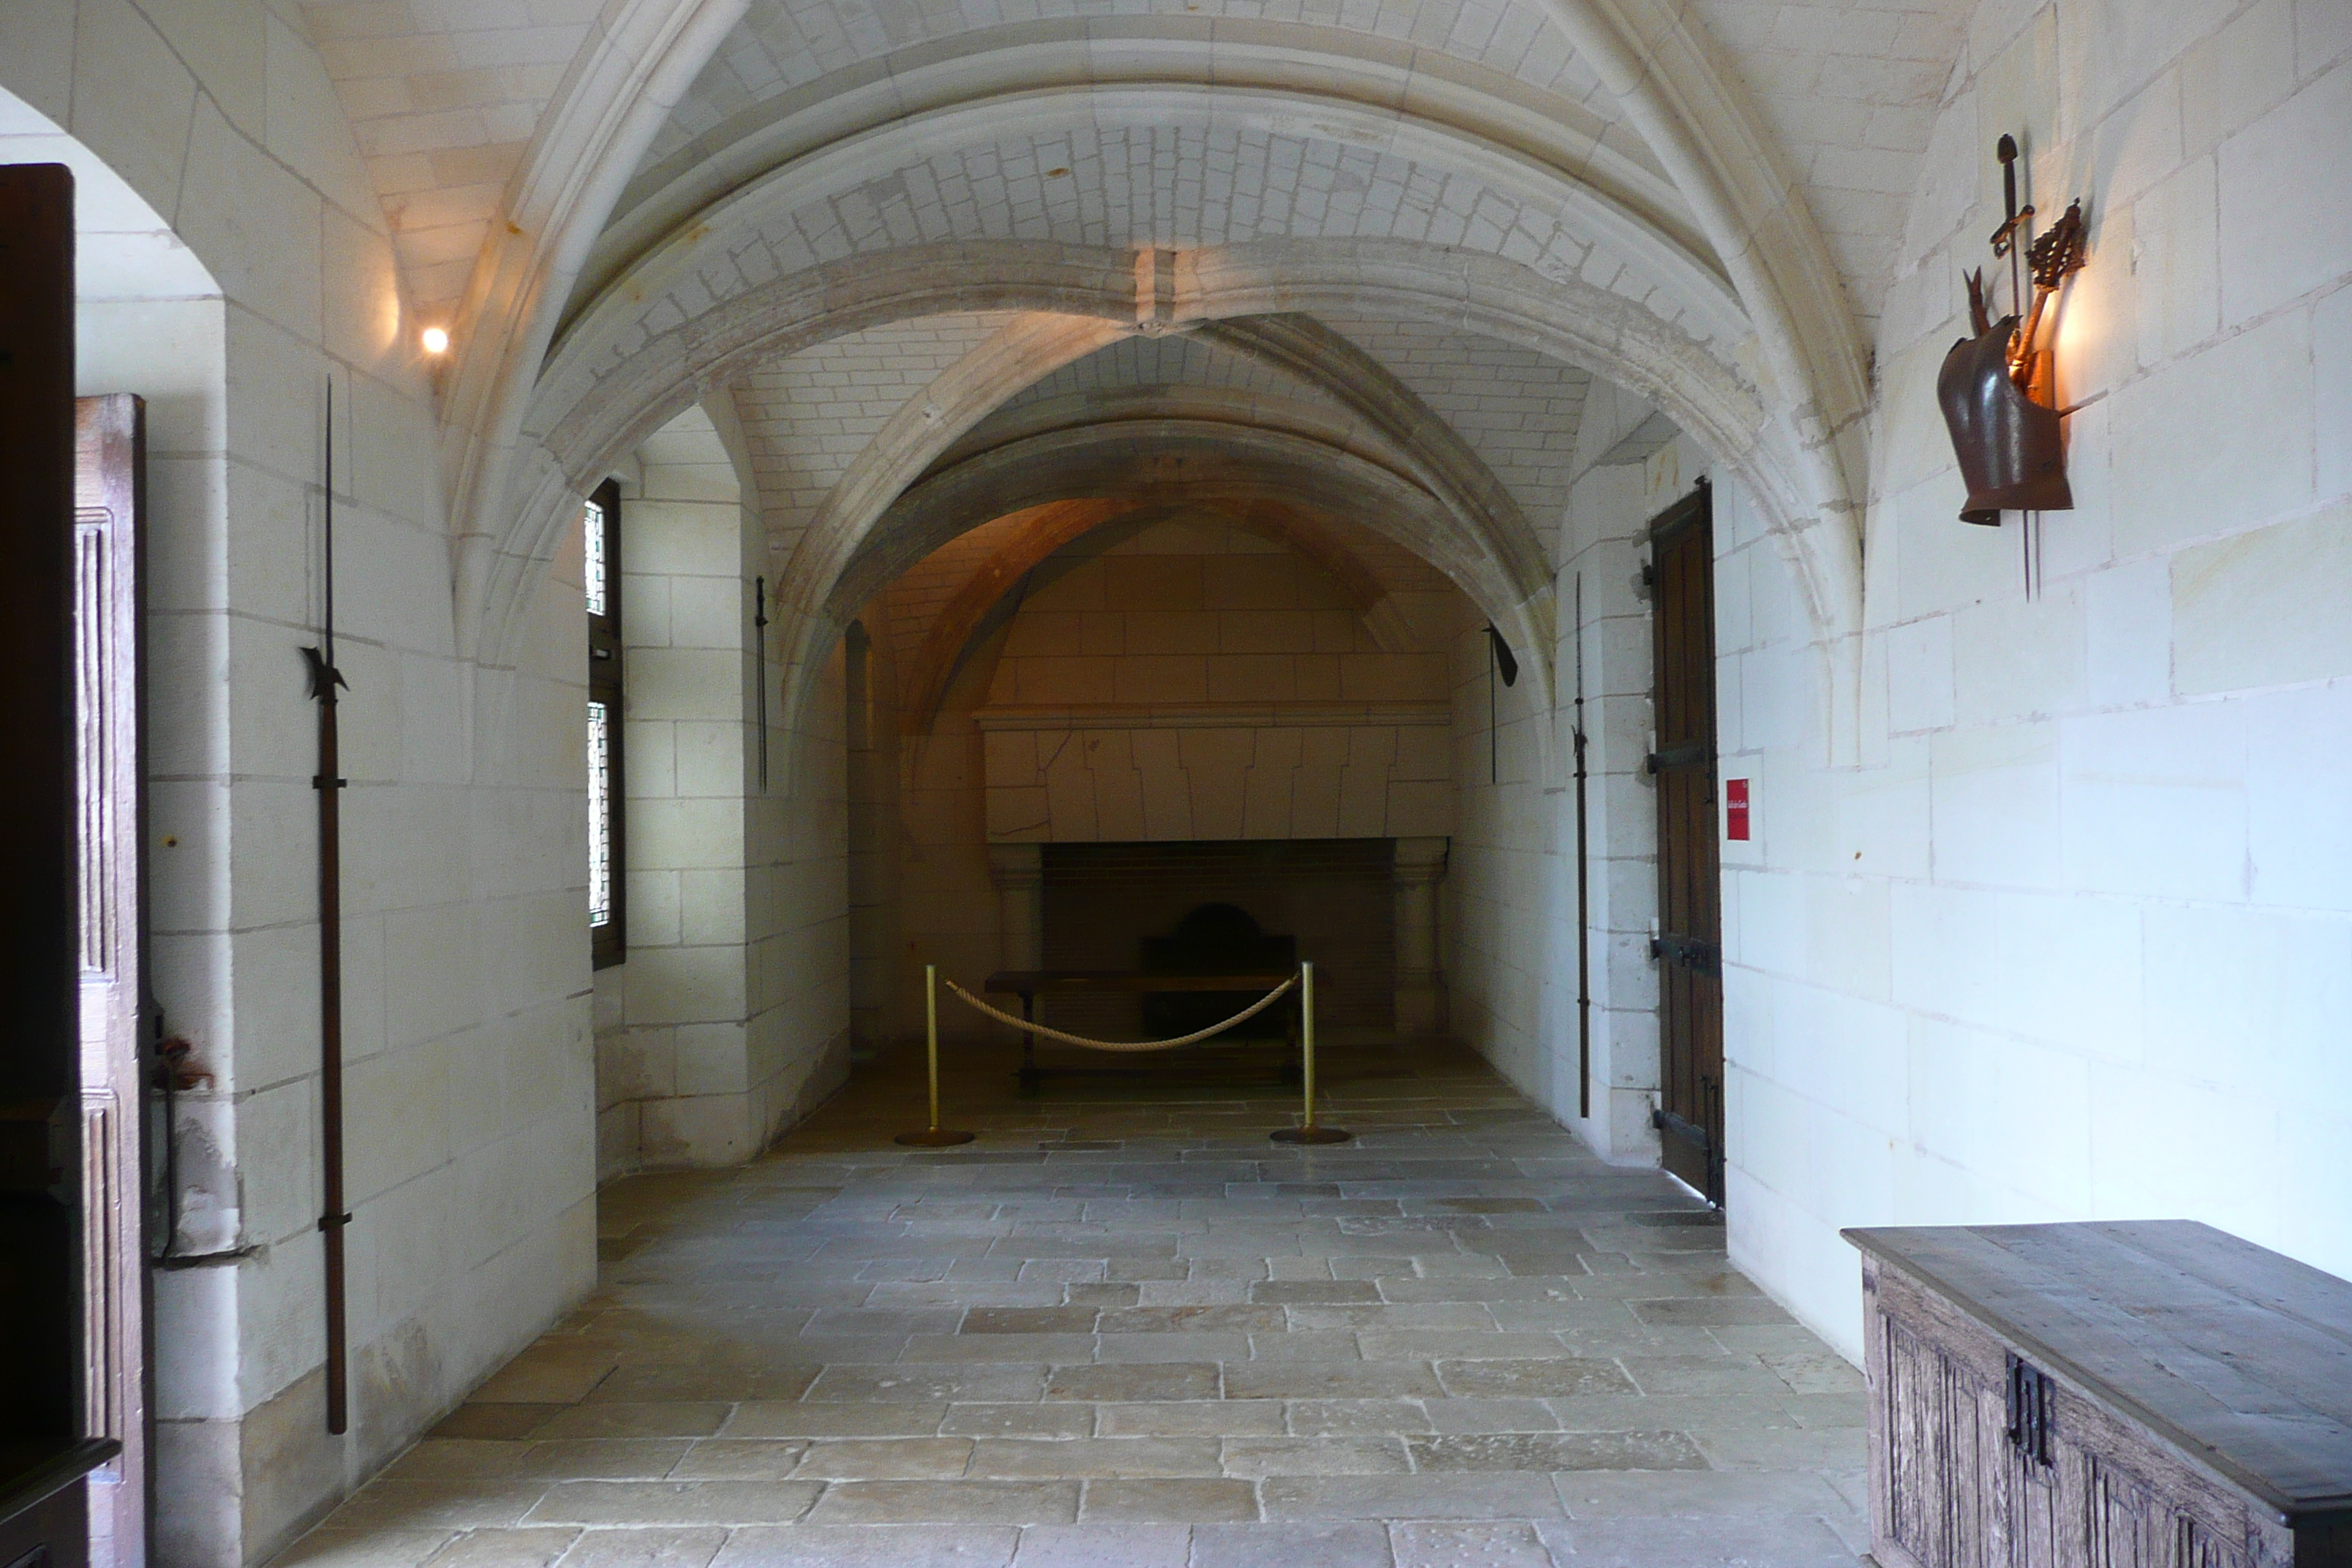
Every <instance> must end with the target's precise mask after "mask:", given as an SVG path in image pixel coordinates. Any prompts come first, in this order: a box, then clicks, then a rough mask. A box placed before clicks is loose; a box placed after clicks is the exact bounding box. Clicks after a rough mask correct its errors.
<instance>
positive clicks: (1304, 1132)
mask: <svg viewBox="0 0 2352 1568" xmlns="http://www.w3.org/2000/svg"><path fill="white" fill-rule="evenodd" d="M1266 1136H1267V1137H1268V1138H1271V1139H1273V1140H1274V1141H1275V1142H1277V1143H1345V1142H1348V1140H1349V1139H1350V1138H1353V1137H1354V1136H1355V1134H1354V1133H1352V1132H1342V1131H1339V1129H1338V1128H1337V1127H1277V1128H1276V1129H1275V1130H1274V1131H1271V1132H1269V1133H1267V1134H1266Z"/></svg>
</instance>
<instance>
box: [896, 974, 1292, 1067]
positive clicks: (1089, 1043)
mask: <svg viewBox="0 0 2352 1568" xmlns="http://www.w3.org/2000/svg"><path fill="white" fill-rule="evenodd" d="M940 984H942V985H944V986H946V987H947V988H948V989H949V990H950V991H952V992H954V993H955V994H957V995H958V996H960V997H961V998H963V1000H964V1001H965V1002H966V1003H967V1004H968V1005H971V1006H973V1007H977V1008H978V1009H980V1011H982V1012H983V1013H985V1014H987V1015H988V1016H990V1017H992V1018H993V1019H995V1020H996V1021H997V1022H998V1023H1000V1024H1010V1025H1012V1026H1013V1027H1014V1028H1016V1029H1026V1030H1028V1031H1029V1032H1030V1033H1031V1034H1033V1035H1042V1036H1044V1037H1045V1038H1046V1039H1049V1040H1059V1041H1061V1042H1062V1043H1063V1044H1064V1045H1066V1046H1084V1047H1086V1048H1087V1049H1088V1050H1090V1051H1172V1050H1174V1049H1175V1048H1176V1047H1179V1046H1189V1045H1192V1044H1194V1043H1195V1042H1197V1041H1201V1040H1205V1039H1207V1038H1208V1037H1210V1036H1211V1035H1222V1034H1223V1033H1224V1032H1225V1031H1226V1030H1227V1029H1230V1028H1232V1027H1233V1026H1234V1025H1235V1024H1240V1023H1245V1022H1247V1021H1248V1020H1249V1019H1252V1018H1255V1017H1256V1016H1258V1015H1259V1014H1260V1013H1263V1012H1265V1010H1266V1009H1267V1008H1268V1007H1271V1006H1273V1005H1275V1003H1276V1001H1277V1000H1279V999H1280V998H1281V995H1282V994H1283V993H1284V992H1286V991H1288V990H1289V989H1291V988H1292V987H1293V986H1295V985H1297V984H1298V976H1297V975H1296V974H1294V975H1292V976H1291V977H1290V978H1289V979H1287V980H1286V981H1284V982H1283V983H1282V984H1279V985H1277V986H1276V987H1275V988H1274V989H1273V990H1271V991H1269V992H1267V993H1266V994H1265V995H1263V996H1261V997H1259V998H1258V999H1257V1000H1256V1001H1255V1002H1253V1003H1251V1004H1250V1005H1248V1006H1246V1007H1244V1008H1243V1009H1242V1010H1241V1011H1240V1012H1238V1013H1236V1014H1234V1016H1232V1017H1230V1018H1228V1019H1226V1020H1225V1021H1224V1022H1223V1023H1222V1024H1212V1025H1210V1026H1208V1027H1207V1028H1205V1029H1196V1030H1194V1031H1193V1032H1192V1034H1189V1035H1179V1036H1177V1037H1176V1038H1174V1039H1172V1040H1090V1039H1088V1038H1087V1037H1085V1036H1084V1035H1068V1034H1064V1033H1063V1032H1062V1031H1061V1030H1059V1029H1049V1028H1047V1027H1046V1026H1045V1025H1043V1024H1037V1023H1032V1022H1031V1021H1030V1020H1028V1019H1026V1018H1016V1017H1014V1016H1013V1015H1012V1014H1010V1013H1003V1012H999V1011H998V1010H997V1009H996V1008H994V1007H992V1006H990V1005H988V1004H987V1003H985V1002H983V1001H982V1000H981V999H980V998H979V997H977V996H975V995H973V994H971V992H969V991H967V990H965V989H964V988H963V987H962V986H961V985H959V984H956V983H955V982H954V981H952V980H945V979H943V980H941V981H940Z"/></svg>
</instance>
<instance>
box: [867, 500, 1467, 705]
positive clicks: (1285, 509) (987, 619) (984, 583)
mask: <svg viewBox="0 0 2352 1568" xmlns="http://www.w3.org/2000/svg"><path fill="white" fill-rule="evenodd" d="M1192 516H1199V517H1207V518H1216V519H1222V520H1223V521H1228V522H1231V523H1232V524H1233V525H1234V526H1235V527H1237V528H1242V529H1245V530H1247V531H1250V532H1253V533H1256V534H1258V535H1260V536H1262V537H1265V538H1267V539H1273V540H1276V541H1279V542H1282V543H1284V544H1286V545H1288V546H1290V547H1291V548H1293V549H1295V550H1297V551H1298V552H1300V553H1301V554H1303V555H1305V556H1306V557H1307V559H1309V560H1311V561H1313V562H1314V563H1316V564H1317V565H1318V566H1320V567H1322V568H1323V569H1324V570H1325V571H1327V572H1328V573H1330V574H1331V575H1332V577H1333V579H1334V580H1335V581H1337V582H1338V583H1339V586H1340V588H1341V589H1342V591H1343V592H1344V593H1345V594H1346V595H1347V600H1348V603H1349V607H1350V608H1352V609H1353V610H1354V611H1355V612H1356V614H1357V615H1358V616H1361V617H1362V619H1363V622H1364V626H1365V629H1366V630H1367V631H1369V632H1370V634H1371V636H1372V637H1373V639H1374V641H1375V643H1376V644H1377V645H1378V646H1379V647H1380V648H1381V651H1382V652H1384V653H1408V652H1420V651H1425V649H1424V648H1423V644H1422V643H1421V641H1420V640H1419V639H1417V638H1416V637H1414V636H1413V635H1412V626H1411V623H1410V621H1409V620H1408V618H1407V617H1406V616H1404V615H1402V614H1401V613H1399V611H1398V610H1397V607H1396V604H1395V601H1394V599H1393V597H1392V594H1393V592H1394V590H1393V588H1392V586H1391V583H1390V582H1389V581H1388V580H1387V579H1386V578H1384V577H1383V576H1382V574H1381V572H1380V571H1379V570H1378V569H1377V568H1375V567H1374V566H1373V565H1371V564H1369V563H1366V562H1365V561H1364V560H1363V559H1362V558H1361V557H1360V554H1359V553H1357V552H1355V551H1354V550H1351V549H1350V548H1349V544H1348V543H1345V542H1342V531H1343V529H1342V526H1341V525H1337V524H1335V523H1334V522H1331V521H1324V520H1321V519H1315V518H1311V517H1310V516H1309V515H1308V514H1307V512H1306V511H1304V510H1302V509H1299V508H1297V507H1295V506H1293V505H1291V504H1289V503H1287V502H1285V501H1278V500H1257V501H1253V502H1250V503H1248V504H1246V505H1237V506H1236V505H1220V506H1210V507H1169V506H1165V505H1162V504H1160V503H1158V502H1154V501H1144V500H1128V499H1119V500H1068V501H1053V502H1048V503H1047V504H1046V505H1045V506H1042V507H1036V508H1030V509H1025V510H1024V511H1015V512H1013V513H1010V514H1007V516H1006V517H1005V518H1003V519H999V520H996V521H1016V520H1017V521H1019V522H1020V523H1021V525H1022V526H1021V528H1020V531H1019V532H1018V533H1017V534H1016V535H1015V536H1014V538H1013V539H1012V540H1011V541H1009V542H1007V543H1006V544H1005V545H1004V546H1003V548H1001V549H998V550H996V551H994V552H992V553H991V554H990V555H988V557H987V558H986V559H984V560H983V561H982V562H981V563H979V565H978V566H977V567H976V568H975V569H974V570H973V571H972V573H971V575H970V576H969V577H967V578H965V579H964V581H963V582H962V584H961V585H960V586H959V587H958V588H957V589H956V591H955V593H954V594H953V595H950V598H949V599H948V602H947V604H946V605H945V606H944V607H942V608H941V609H940V611H939V613H938V616H937V618H936V619H935V620H934V621H933V622H932V624H931V626H930V627H929V630H928V631H926V633H925V634H924V636H923V637H922V640H921V642H920V644H919V647H917V649H916V651H915V654H914V657H913V658H911V659H910V660H908V662H907V663H906V664H905V665H904V666H902V670H903V673H902V674H901V677H900V682H899V700H900V714H901V718H902V721H903V722H904V726H905V730H906V732H907V733H908V734H920V733H923V732H925V731H929V729H930V728H931V726H932V724H933V723H934V722H935V721H937V719H938V716H939V710H940V705H941V704H942V703H943V702H944V701H945V700H947V695H948V690H949V688H950V685H951V684H952V682H953V680H954V679H955V677H956V675H957V673H958V672H959V671H960V670H961V668H963V667H964V663H965V661H966V659H967V658H968V657H969V655H970V653H971V649H972V647H973V646H974V644H975V643H976V642H977V641H978V640H980V639H982V637H984V636H985V634H986V633H987V631H988V630H989V629H990V623H991V621H992V619H994V618H995V616H997V615H998V613H999V610H998V606H999V605H1002V604H1003V602H1004V599H1005V596H1006V595H1009V594H1011V593H1013V590H1014V589H1015V588H1016V587H1017V586H1018V585H1019V584H1020V583H1021V581H1022V579H1023V578H1024V577H1025V576H1026V575H1027V574H1029V573H1030V572H1031V571H1033V570H1034V569H1035V568H1036V567H1037V566H1039V565H1041V564H1043V563H1045V561H1046V560H1047V559H1048V558H1049V557H1051V556H1052V555H1053V554H1055V552H1057V551H1059V550H1061V549H1063V548H1064V547H1065V546H1066V545H1069V544H1072V543H1075V542H1077V541H1078V540H1080V539H1083V538H1085V537H1086V536H1087V534H1089V533H1093V532H1097V531H1101V530H1104V529H1112V528H1134V527H1141V526H1144V525H1146V524H1148V523H1149V522H1151V521H1158V520H1160V519H1161V518H1164V517H1192ZM833 613H834V614H835V616H840V615H842V614H844V613H845V610H844V609H836V610H835V611H834V612H833Z"/></svg>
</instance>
